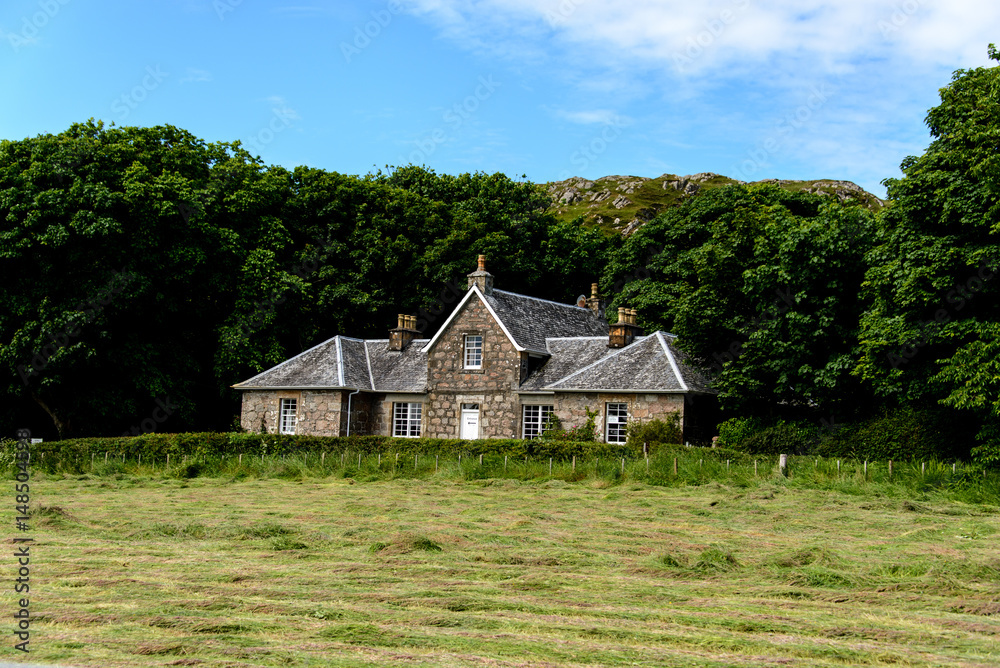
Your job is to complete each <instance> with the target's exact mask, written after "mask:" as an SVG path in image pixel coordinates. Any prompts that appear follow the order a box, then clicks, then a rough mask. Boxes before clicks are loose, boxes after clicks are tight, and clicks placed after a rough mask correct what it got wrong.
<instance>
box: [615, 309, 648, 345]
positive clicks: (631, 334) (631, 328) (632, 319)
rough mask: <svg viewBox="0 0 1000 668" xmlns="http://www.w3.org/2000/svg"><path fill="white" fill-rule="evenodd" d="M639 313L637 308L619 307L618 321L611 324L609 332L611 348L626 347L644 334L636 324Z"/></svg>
mask: <svg viewBox="0 0 1000 668" xmlns="http://www.w3.org/2000/svg"><path fill="white" fill-rule="evenodd" d="M638 315H639V314H638V313H637V312H636V310H635V309H631V308H625V307H624V306H623V307H620V308H619V309H618V322H616V323H614V324H613V325H611V329H610V333H609V334H608V347H609V348H624V347H625V346H627V345H628V344H630V343H632V341H634V340H635V337H637V336H640V335H641V334H642V330H641V329H639V325H637V324H636V322H637V318H638Z"/></svg>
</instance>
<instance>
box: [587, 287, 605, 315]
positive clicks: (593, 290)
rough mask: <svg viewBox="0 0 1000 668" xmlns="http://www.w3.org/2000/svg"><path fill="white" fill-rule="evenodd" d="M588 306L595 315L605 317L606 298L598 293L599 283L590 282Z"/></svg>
mask: <svg viewBox="0 0 1000 668" xmlns="http://www.w3.org/2000/svg"><path fill="white" fill-rule="evenodd" d="M587 308H589V309H590V311H591V313H593V314H594V317H596V318H600V319H602V320H603V319H604V300H603V299H602V298H601V297H600V295H598V294H597V283H591V284H590V299H588V300H587Z"/></svg>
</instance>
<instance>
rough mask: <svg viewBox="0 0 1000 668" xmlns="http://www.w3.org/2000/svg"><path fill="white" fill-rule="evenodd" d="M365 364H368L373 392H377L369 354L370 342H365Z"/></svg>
mask: <svg viewBox="0 0 1000 668" xmlns="http://www.w3.org/2000/svg"><path fill="white" fill-rule="evenodd" d="M364 343H365V363H366V364H368V380H369V381H370V382H371V384H372V392H374V391H375V374H373V373H372V358H371V355H369V354H368V342H367V341H365V342H364Z"/></svg>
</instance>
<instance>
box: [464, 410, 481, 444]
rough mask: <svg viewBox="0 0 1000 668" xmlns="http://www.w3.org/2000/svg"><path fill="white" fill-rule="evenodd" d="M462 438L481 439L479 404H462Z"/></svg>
mask: <svg viewBox="0 0 1000 668" xmlns="http://www.w3.org/2000/svg"><path fill="white" fill-rule="evenodd" d="M461 437H462V438H464V439H466V440H472V439H476V438H479V404H462V431H461Z"/></svg>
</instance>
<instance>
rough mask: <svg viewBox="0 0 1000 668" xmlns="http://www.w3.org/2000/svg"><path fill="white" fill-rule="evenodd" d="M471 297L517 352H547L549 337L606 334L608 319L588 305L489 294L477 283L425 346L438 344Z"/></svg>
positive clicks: (498, 291) (494, 293)
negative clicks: (595, 312) (478, 302)
mask: <svg viewBox="0 0 1000 668" xmlns="http://www.w3.org/2000/svg"><path fill="white" fill-rule="evenodd" d="M470 299H479V300H481V301H482V302H483V304H484V305H485V306H486V310H488V311H489V312H490V315H492V316H493V318H494V320H496V321H497V324H498V325H499V326H500V329H502V330H503V332H504V334H506V336H507V338H508V339H509V340H510V342H511V343H512V344H513V346H514V349H515V350H517V351H519V352H524V351H527V352H529V353H536V354H538V355H547V354H548V350H547V349H546V347H545V340H546V338H551V337H567V336H607V335H608V323H607V321H605V320H604V319H602V318H597V317H595V316H594V314H593V312H592V311H591V310H590V309H588V308H582V307H580V306H573V305H572V304H560V303H559V302H553V301H549V300H547V299H538V298H537V297H528V296H526V295H519V294H516V293H513V292H506V291H504V290H492V291H491V293H490V294H489V295H485V294H483V293H482V291H480V289H479V286H478V285H473V286H472V287H471V288H470V289H469V291H468V292H467V293H466V294H465V297H464V298H463V299H462V301H460V302H459V303H458V306H456V307H455V310H454V311H452V312H451V315H450V316H448V319H447V320H445V321H444V324H443V325H441V327H440V328H439V329H438V331H437V333H436V334H434V336H433V337H431V340H430V341H429V342H428V343H427V346H426V348H427V349H430V348H431V347H433V346H434V344H435V343H437V340H438V337H440V336H441V334H442V333H443V332H444V331H445V330H446V329H447V328H448V325H450V324H451V321H452V320H454V319H455V317H456V316H458V314H459V313H460V312H461V311H462V307H464V306H465V304H466V303H467V302H468V301H469V300H470Z"/></svg>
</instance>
